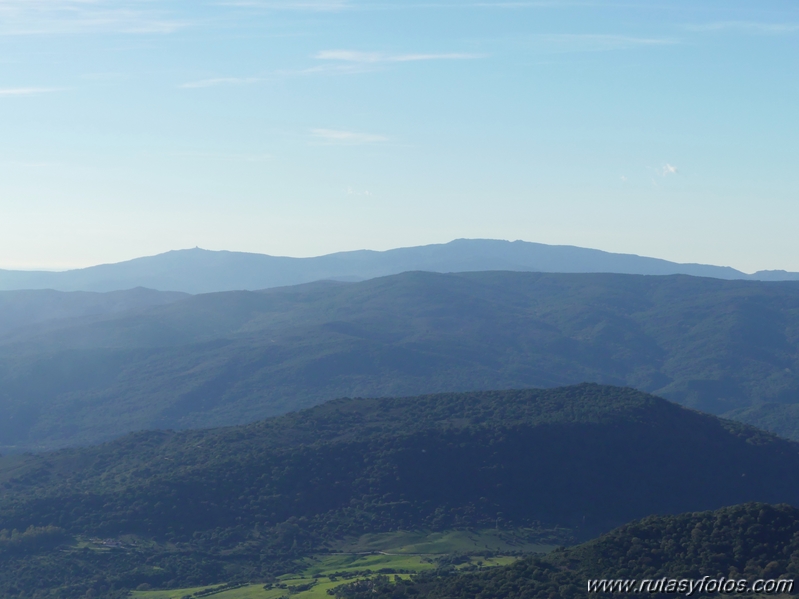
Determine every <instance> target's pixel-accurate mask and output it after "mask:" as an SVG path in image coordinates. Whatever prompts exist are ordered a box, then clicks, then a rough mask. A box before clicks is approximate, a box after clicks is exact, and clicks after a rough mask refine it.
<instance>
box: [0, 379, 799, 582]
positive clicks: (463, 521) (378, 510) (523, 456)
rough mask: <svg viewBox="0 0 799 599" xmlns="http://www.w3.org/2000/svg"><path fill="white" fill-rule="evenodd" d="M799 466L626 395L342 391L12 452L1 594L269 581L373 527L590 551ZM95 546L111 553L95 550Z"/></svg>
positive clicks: (743, 431)
mask: <svg viewBox="0 0 799 599" xmlns="http://www.w3.org/2000/svg"><path fill="white" fill-rule="evenodd" d="M797 469H799V445H797V444H796V443H793V442H790V441H785V440H782V439H779V438H777V437H774V436H772V435H769V434H767V433H764V432H762V431H758V430H757V429H753V428H751V427H747V426H745V425H741V424H737V423H733V422H729V421H723V420H719V419H718V418H716V417H713V416H710V415H707V414H701V413H698V412H694V411H691V410H688V409H685V408H682V407H680V406H677V405H675V404H672V403H669V402H667V401H665V400H663V399H659V398H657V397H653V396H650V395H646V394H644V393H640V392H638V391H634V390H631V389H622V388H615V387H603V386H598V385H579V386H575V387H566V388H560V389H551V390H519V391H505V392H478V393H466V394H439V395H431V396H421V397H409V398H383V399H341V400H336V401H332V402H328V403H326V404H323V405H321V406H318V407H315V408H312V409H309V410H305V411H302V412H298V413H294V414H288V415H285V416H281V417H277V418H272V419H269V420H266V421H263V422H259V423H255V424H251V425H247V426H241V427H233V428H225V429H216V430H207V431H185V432H163V431H162V432H158V431H152V432H143V433H137V434H134V435H130V436H127V437H124V438H122V439H119V440H117V441H114V442H112V443H108V444H106V445H101V446H96V447H91V448H85V449H69V450H62V451H59V452H55V453H47V454H41V455H35V456H16V457H10V458H9V457H7V458H3V459H0V489H2V494H1V495H0V530H2V529H6V530H7V531H11V530H13V529H16V530H18V531H26V530H27V531H29V533H28V534H29V538H28V540H27V541H25V542H24V543H23V541H22V540H20V541H19V543H20V544H19V545H15V546H14V547H17V549H15V552H6V554H5V557H4V558H2V559H3V560H4V562H3V567H2V568H0V572H2V578H0V594H2V595H3V596H4V597H5V596H12V595H9V594H8V590H9V588H10V587H11V586H12V585H14V584H17V585H29V587H30V588H37V585H39V588H41V585H42V584H44V583H42V582H40V581H50V582H48V583H47V584H50V585H54V584H55V582H54V581H57V580H60V581H61V582H59V583H58V584H57V585H56V586H57V587H61V586H63V589H62V591H63V593H61V594H57V595H56V596H58V597H72V596H83V594H84V593H85V591H86V588H87V587H90V586H92V585H100V586H104V588H106V589H111V588H117V589H121V588H136V587H137V586H138V585H139V584H144V583H146V584H150V585H153V586H160V587H170V588H172V587H178V588H179V587H186V586H196V585H204V584H211V583H218V582H230V581H237V580H239V581H250V580H258V579H264V578H268V577H269V576H272V575H275V574H278V573H280V572H283V571H286V569H287V568H289V569H290V568H291V561H292V560H296V559H299V558H301V557H303V556H308V555H312V554H315V553H318V552H325V551H328V550H330V549H331V548H334V547H336V546H338V545H337V544H338V543H339V542H340V541H341V540H342V539H346V538H353V537H357V536H358V535H362V534H365V533H372V534H374V533H392V532H397V531H446V530H457V529H470V530H480V529H485V528H491V529H502V530H509V531H514V530H516V531H519V530H524V531H527V532H526V533H525V534H528V535H530V534H539V535H540V536H541V537H542V538H548V539H552V538H560V539H561V542H562V539H564V538H567V537H568V536H573V537H575V538H578V539H579V538H583V539H585V538H590V537H593V536H595V535H596V534H597V533H600V532H603V531H607V530H609V529H611V528H612V527H614V526H617V525H619V524H621V523H624V522H627V521H629V520H631V519H634V518H641V517H644V516H646V515H648V514H652V513H660V514H666V513H678V512H684V511H694V510H703V509H713V508H718V507H721V506H724V505H729V504H733V503H740V502H747V501H764V502H770V503H778V502H788V503H792V504H797V503H799V481H797V479H796V477H795V476H794V473H795V472H796V471H797ZM535 531H538V532H535ZM95 537H99V538H103V539H112V540H114V543H117V544H118V545H119V546H118V550H116V551H111V552H108V551H99V552H98V551H89V550H88V549H87V550H86V551H84V550H83V549H82V547H83V546H85V541H86V539H91V538H95ZM548 542H551V541H548ZM82 543H83V544H82ZM0 548H2V547H0ZM18 554H19V555H23V554H24V556H25V557H24V558H21V557H15V556H17V555H18ZM67 573H69V574H67ZM4 585H5V586H4ZM25 588H28V587H25ZM22 596H23V597H27V596H29V595H24V594H23V595H22Z"/></svg>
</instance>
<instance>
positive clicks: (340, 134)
mask: <svg viewBox="0 0 799 599" xmlns="http://www.w3.org/2000/svg"><path fill="white" fill-rule="evenodd" d="M311 135H312V136H313V137H314V139H315V141H316V143H322V144H342V145H362V144H371V143H379V142H383V141H388V138H387V137H385V136H383V135H374V134H372V133H356V132H354V131H342V130H341V129H311Z"/></svg>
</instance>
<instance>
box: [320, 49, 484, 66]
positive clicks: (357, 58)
mask: <svg viewBox="0 0 799 599" xmlns="http://www.w3.org/2000/svg"><path fill="white" fill-rule="evenodd" d="M482 57H483V56H482V55H480V54H463V53H458V52H449V53H445V54H382V53H380V52H358V51H356V50H322V51H321V52H317V53H316V54H315V55H314V58H316V59H318V60H337V61H342V62H352V63H360V64H376V63H381V62H383V63H385V62H416V61H423V60H470V59H475V58H482Z"/></svg>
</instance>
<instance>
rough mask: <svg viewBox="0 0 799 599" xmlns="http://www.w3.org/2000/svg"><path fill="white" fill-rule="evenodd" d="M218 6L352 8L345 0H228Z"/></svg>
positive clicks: (274, 8)
mask: <svg viewBox="0 0 799 599" xmlns="http://www.w3.org/2000/svg"><path fill="white" fill-rule="evenodd" d="M217 4H218V5H219V6H233V7H237V8H261V9H265V10H296V11H310V12H338V11H342V10H347V9H350V8H353V5H352V4H351V3H350V2H348V1H347V0H318V1H314V0H310V1H307V2H303V1H294V0H287V1H285V2H280V1H273V0H272V1H270V0H228V1H227V2H218V3H217Z"/></svg>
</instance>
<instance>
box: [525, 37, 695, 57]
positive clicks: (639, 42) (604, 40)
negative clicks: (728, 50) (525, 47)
mask: <svg viewBox="0 0 799 599" xmlns="http://www.w3.org/2000/svg"><path fill="white" fill-rule="evenodd" d="M529 39H530V41H531V42H532V44H533V46H534V47H535V48H537V49H539V50H542V51H545V52H554V53H558V52H607V51H610V50H625V49H630V48H641V47H646V46H649V47H655V46H669V45H673V44H679V43H680V42H679V40H676V39H673V38H661V37H635V36H628V35H610V34H599V33H597V34H594V33H556V34H541V35H533V36H531V37H530V38H529Z"/></svg>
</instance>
